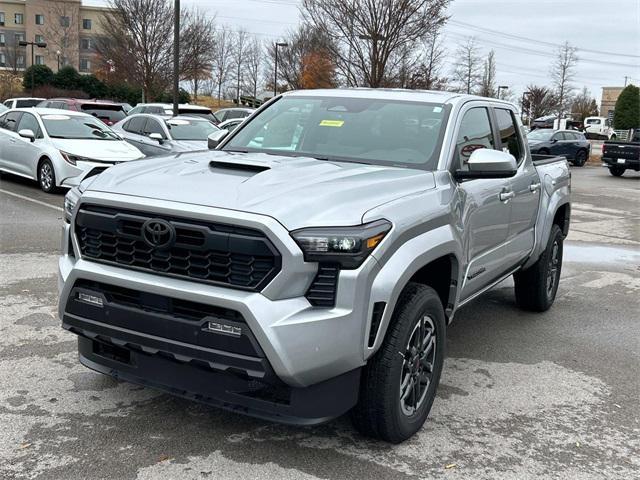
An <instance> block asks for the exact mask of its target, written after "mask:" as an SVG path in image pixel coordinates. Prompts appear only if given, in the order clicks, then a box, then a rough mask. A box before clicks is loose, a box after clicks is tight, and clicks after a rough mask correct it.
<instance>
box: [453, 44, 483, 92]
mask: <svg viewBox="0 0 640 480" xmlns="http://www.w3.org/2000/svg"><path fill="white" fill-rule="evenodd" d="M456 58H457V59H458V61H457V62H456V64H455V67H454V70H453V80H454V82H456V83H457V84H458V90H459V91H461V92H465V93H472V92H473V91H474V90H475V89H476V88H477V87H478V86H479V85H480V83H481V80H482V73H481V71H482V60H481V58H480V53H479V47H478V45H477V43H476V39H475V38H474V37H469V38H468V39H467V41H466V43H464V44H462V45H459V46H458V49H457V50H456Z"/></svg>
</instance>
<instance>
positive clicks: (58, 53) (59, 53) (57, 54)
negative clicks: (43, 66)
mask: <svg viewBox="0 0 640 480" xmlns="http://www.w3.org/2000/svg"><path fill="white" fill-rule="evenodd" d="M60 55H62V52H61V51H60V50H57V51H56V58H57V59H58V71H60Z"/></svg>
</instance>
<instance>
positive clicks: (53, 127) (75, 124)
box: [42, 114, 120, 140]
mask: <svg viewBox="0 0 640 480" xmlns="http://www.w3.org/2000/svg"><path fill="white" fill-rule="evenodd" d="M42 122H43V123H44V128H45V130H46V131H47V133H48V134H49V136H50V137H51V138H66V139H74V140H120V138H119V137H118V136H117V135H116V134H115V133H114V132H113V131H112V130H111V129H109V127H107V126H106V125H105V124H104V123H102V122H101V121H98V120H97V119H95V118H91V117H86V116H84V115H58V114H55V115H54V114H52V115H43V116H42Z"/></svg>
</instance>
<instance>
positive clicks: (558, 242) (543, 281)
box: [513, 224, 564, 312]
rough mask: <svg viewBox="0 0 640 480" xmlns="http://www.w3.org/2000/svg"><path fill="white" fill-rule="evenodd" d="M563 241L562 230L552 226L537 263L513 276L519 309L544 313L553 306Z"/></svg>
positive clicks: (560, 269)
mask: <svg viewBox="0 0 640 480" xmlns="http://www.w3.org/2000/svg"><path fill="white" fill-rule="evenodd" d="M563 241H564V237H563V235H562V230H561V229H560V227H559V226H558V225H555V224H554V225H553V226H552V227H551V233H550V235H549V241H548V242H547V248H546V249H545V250H544V252H542V255H540V258H538V261H537V262H536V263H534V264H533V265H532V266H530V267H529V268H527V269H526V270H522V271H519V272H516V273H515V274H514V275H513V279H514V282H515V292H516V303H517V304H518V306H519V307H520V308H523V309H525V310H532V311H534V312H544V311H545V310H548V309H549V308H550V307H551V305H553V301H554V300H555V298H556V293H557V292H558V284H559V283H560V273H561V271H562V251H563Z"/></svg>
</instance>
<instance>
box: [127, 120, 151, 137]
mask: <svg viewBox="0 0 640 480" xmlns="http://www.w3.org/2000/svg"><path fill="white" fill-rule="evenodd" d="M146 122H147V119H146V117H135V118H132V119H131V120H129V121H128V122H127V123H125V124H124V126H123V129H124V130H126V131H127V132H130V133H135V134H137V135H143V132H142V131H143V130H144V125H145V123H146Z"/></svg>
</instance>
